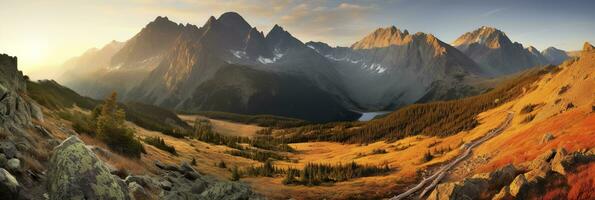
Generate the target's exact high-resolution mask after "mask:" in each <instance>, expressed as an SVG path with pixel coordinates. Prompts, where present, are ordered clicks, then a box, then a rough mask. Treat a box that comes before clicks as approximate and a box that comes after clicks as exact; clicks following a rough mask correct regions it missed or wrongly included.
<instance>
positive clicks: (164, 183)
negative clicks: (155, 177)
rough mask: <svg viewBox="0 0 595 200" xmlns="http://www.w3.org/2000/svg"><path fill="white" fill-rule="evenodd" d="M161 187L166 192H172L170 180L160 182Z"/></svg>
mask: <svg viewBox="0 0 595 200" xmlns="http://www.w3.org/2000/svg"><path fill="white" fill-rule="evenodd" d="M159 186H161V188H162V189H164V190H171V187H172V183H171V182H169V181H168V180H163V181H161V182H159Z"/></svg>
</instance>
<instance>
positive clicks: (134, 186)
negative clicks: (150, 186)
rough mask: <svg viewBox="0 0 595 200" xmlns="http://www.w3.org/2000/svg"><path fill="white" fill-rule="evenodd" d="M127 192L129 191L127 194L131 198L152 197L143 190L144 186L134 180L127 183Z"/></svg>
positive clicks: (138, 199) (136, 199)
mask: <svg viewBox="0 0 595 200" xmlns="http://www.w3.org/2000/svg"><path fill="white" fill-rule="evenodd" d="M128 192H129V193H130V194H129V195H130V198H131V199H132V200H148V199H152V198H151V195H150V194H149V193H148V192H147V191H146V190H145V188H143V186H141V185H139V184H138V183H136V182H131V183H130V184H128Z"/></svg>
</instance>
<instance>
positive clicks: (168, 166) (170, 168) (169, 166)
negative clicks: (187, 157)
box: [155, 160, 182, 172]
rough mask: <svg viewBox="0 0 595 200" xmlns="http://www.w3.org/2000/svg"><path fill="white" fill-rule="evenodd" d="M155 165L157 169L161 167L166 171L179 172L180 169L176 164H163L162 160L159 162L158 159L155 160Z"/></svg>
mask: <svg viewBox="0 0 595 200" xmlns="http://www.w3.org/2000/svg"><path fill="white" fill-rule="evenodd" d="M155 166H157V167H158V168H159V169H163V170H167V171H177V172H181V171H182V170H180V168H178V166H176V165H172V164H164V163H162V162H160V161H158V160H157V161H155Z"/></svg>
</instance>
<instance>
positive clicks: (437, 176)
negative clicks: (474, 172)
mask: <svg viewBox="0 0 595 200" xmlns="http://www.w3.org/2000/svg"><path fill="white" fill-rule="evenodd" d="M513 116H514V113H513V112H512V111H509V112H508V116H507V117H506V119H505V120H504V122H502V123H501V124H500V125H499V126H498V127H497V128H496V129H493V130H491V131H490V132H488V134H486V135H485V136H483V137H482V138H481V139H478V140H475V141H472V142H470V143H467V144H465V145H464V148H465V151H464V153H463V154H461V155H459V156H458V157H457V158H456V159H454V160H453V161H451V162H450V163H448V164H446V165H444V166H442V167H441V168H440V169H439V170H438V171H436V172H435V173H434V174H433V175H431V176H430V177H427V178H424V179H423V180H422V181H421V182H419V183H418V184H417V185H416V186H415V187H413V188H411V189H409V190H407V191H405V192H404V193H401V194H399V195H397V196H394V197H393V198H391V200H400V199H403V198H405V197H408V196H410V195H412V194H414V193H416V192H417V191H419V190H420V189H422V188H423V187H424V186H425V185H426V184H428V183H430V184H429V185H428V186H427V187H425V188H424V190H423V191H422V192H421V193H420V195H419V198H420V199H421V198H422V197H424V196H425V195H426V194H427V193H428V192H430V191H431V190H432V189H433V188H434V187H436V185H438V183H440V181H441V180H442V178H444V177H445V176H446V174H448V171H449V170H450V169H451V168H452V167H453V166H454V165H456V164H457V163H459V162H461V161H462V160H464V159H465V158H467V156H469V155H470V154H471V152H472V150H473V148H475V147H476V146H477V145H479V144H481V143H483V142H485V141H487V140H489V139H490V138H492V137H494V136H496V135H498V134H500V133H502V131H504V129H506V127H508V125H510V122H511V121H512V117H513Z"/></svg>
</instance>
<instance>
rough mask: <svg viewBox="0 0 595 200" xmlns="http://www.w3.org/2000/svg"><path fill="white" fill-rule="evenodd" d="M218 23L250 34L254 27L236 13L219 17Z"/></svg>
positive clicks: (227, 13) (228, 13)
mask: <svg viewBox="0 0 595 200" xmlns="http://www.w3.org/2000/svg"><path fill="white" fill-rule="evenodd" d="M217 21H218V22H219V23H221V24H223V25H225V26H228V27H231V28H232V29H234V30H236V31H240V32H248V31H249V30H250V29H251V28H252V26H250V24H248V22H247V21H246V20H245V19H244V18H243V17H242V16H240V14H238V13H236V12H226V13H223V14H222V15H221V16H219V19H217Z"/></svg>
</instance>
